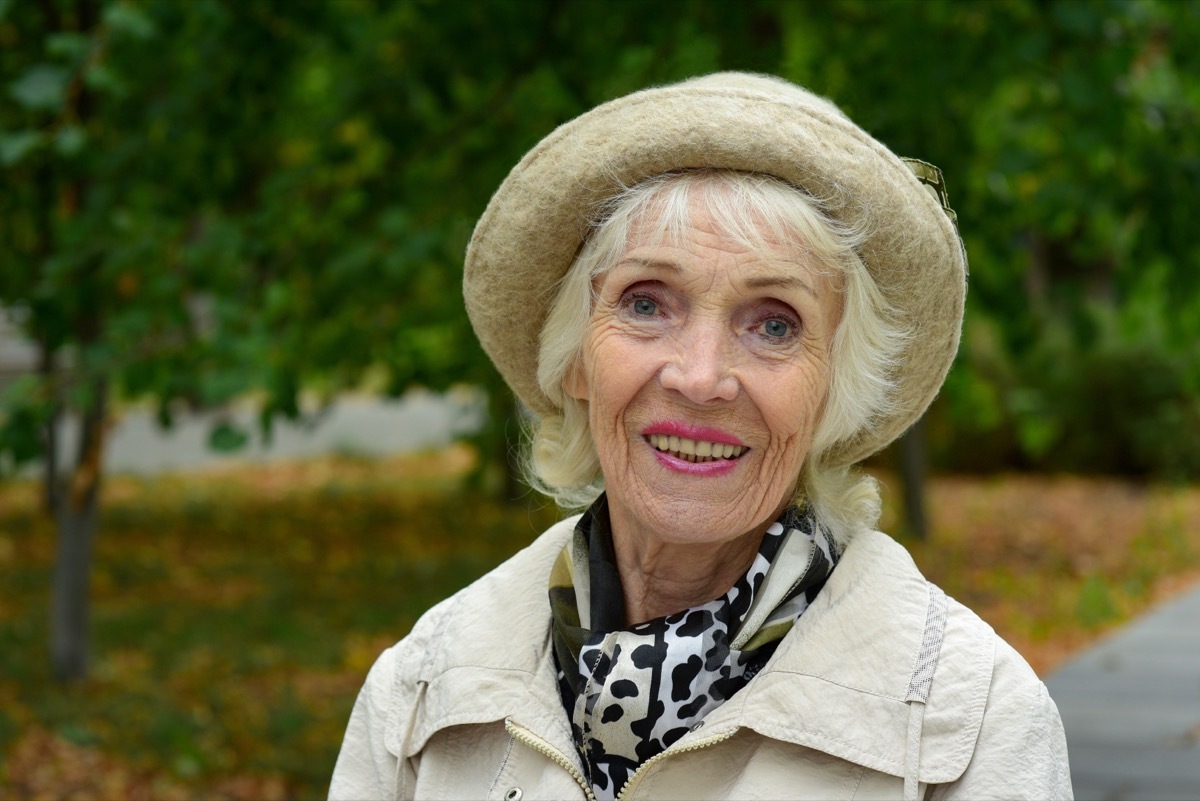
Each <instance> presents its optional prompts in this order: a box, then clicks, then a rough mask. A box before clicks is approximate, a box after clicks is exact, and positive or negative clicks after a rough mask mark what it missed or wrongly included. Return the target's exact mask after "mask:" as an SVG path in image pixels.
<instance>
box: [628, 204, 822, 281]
mask: <svg viewBox="0 0 1200 801" xmlns="http://www.w3.org/2000/svg"><path fill="white" fill-rule="evenodd" d="M689 200H690V202H689V204H688V208H687V209H686V212H687V213H686V214H678V213H676V214H671V210H670V209H667V210H663V209H661V208H658V209H655V208H650V209H648V210H647V212H646V213H644V214H641V215H639V216H635V217H634V218H632V219H631V220H630V226H629V233H628V236H627V237H626V240H625V246H624V248H623V249H622V251H621V252H620V253H619V254H618V255H617V258H616V260H615V265H614V268H615V269H617V270H621V271H625V270H638V271H648V272H661V273H664V274H668V275H676V276H679V277H682V278H690V277H699V275H698V274H701V273H729V271H734V272H736V273H737V274H738V283H739V284H741V285H742V286H743V287H745V288H748V289H755V288H765V287H782V288H799V289H806V290H807V291H809V292H810V293H811V292H814V284H815V283H817V282H820V283H824V281H821V280H820V279H821V278H825V279H828V278H831V277H832V271H830V270H828V269H826V268H825V267H824V265H823V264H821V263H820V262H819V261H817V260H816V258H815V257H814V256H813V254H812V252H811V249H809V248H808V247H806V246H805V244H804V242H803V241H802V240H801V238H800V236H799V234H798V233H792V234H786V233H783V232H781V231H779V230H778V228H777V226H772V225H770V224H769V223H768V222H766V221H765V220H762V219H754V218H753V217H751V216H749V215H747V216H746V217H745V218H742V219H734V220H728V219H721V218H718V217H717V215H716V214H715V213H714V210H712V209H711V208H709V207H708V206H707V205H706V204H703V203H700V202H696V200H695V199H689ZM713 277H715V275H714V276H713ZM729 277H730V278H732V277H733V275H732V274H730V275H729Z"/></svg>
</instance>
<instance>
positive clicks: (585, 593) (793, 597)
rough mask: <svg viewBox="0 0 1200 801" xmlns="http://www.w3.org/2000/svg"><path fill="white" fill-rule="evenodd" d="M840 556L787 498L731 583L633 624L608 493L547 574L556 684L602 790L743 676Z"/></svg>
mask: <svg viewBox="0 0 1200 801" xmlns="http://www.w3.org/2000/svg"><path fill="white" fill-rule="evenodd" d="M838 557H839V553H838V551H837V549H836V548H835V547H834V544H833V542H832V540H831V539H830V538H829V537H828V536H827V535H826V534H825V532H823V531H821V530H820V528H819V527H818V526H817V525H816V523H815V520H814V518H813V516H812V514H811V512H808V511H806V510H801V509H797V508H796V507H789V508H788V509H786V510H785V511H784V512H783V514H782V515H780V517H779V519H778V520H777V521H776V522H775V523H773V524H771V526H770V527H769V528H768V529H767V532H766V534H765V535H764V536H763V540H762V544H761V545H760V546H759V549H758V553H757V555H756V556H755V558H754V561H753V563H752V564H751V565H750V568H749V569H748V570H747V571H746V574H745V575H744V576H742V578H741V579H739V580H738V581H737V582H736V583H735V584H734V585H733V587H732V588H730V590H729V592H727V593H725V595H723V596H721V597H720V598H717V599H715V600H712V601H709V602H708V603H706V604H702V605H700V606H696V607H692V608H691V609H687V610H685V611H682V612H677V613H675V614H672V615H667V616H666V617H662V618H657V619H655V620H649V621H646V622H644V623H638V624H637V625H635V626H631V627H627V626H626V625H625V600H624V594H623V592H622V589H621V580H620V576H619V574H618V572H617V566H616V558H615V555H614V552H613V545H612V535H611V532H610V530H609V522H608V505H607V502H606V500H605V497H604V496H603V495H601V496H600V498H599V499H598V500H597V501H596V503H594V504H593V505H592V506H591V508H589V509H588V511H587V512H586V513H585V514H584V515H583V517H582V518H580V520H579V523H578V524H577V526H576V528H575V535H574V537H573V538H572V541H571V542H570V543H568V544H567V546H566V547H565V548H563V551H562V553H560V554H559V556H558V559H557V561H556V562H555V565H554V568H553V570H552V571H551V576H550V606H551V611H552V615H553V623H554V631H553V638H554V655H555V658H556V660H557V662H558V667H559V690H560V692H561V694H562V700H563V705H564V706H565V707H566V710H567V715H568V716H569V717H570V719H571V729H572V733H573V734H574V737H575V745H576V747H577V748H578V749H579V753H580V756H581V757H582V759H583V764H584V768H585V770H586V772H587V775H588V779H589V781H590V782H591V785H592V789H593V791H594V792H595V794H596V797H597V798H598V799H601V801H605V800H606V799H613V798H615V797H616V796H617V794H618V793H619V792H620V791H621V788H622V787H623V786H624V785H625V782H626V781H627V780H628V778H629V776H630V775H632V773H633V772H634V771H635V770H636V769H637V767H638V766H639V765H640V764H642V763H643V762H645V761H646V760H648V759H651V758H652V757H654V756H656V755H657V754H659V753H661V752H662V751H664V750H665V749H667V748H669V747H670V746H671V745H672V744H673V743H675V742H676V741H677V740H679V738H681V737H682V736H683V735H684V734H686V733H687V732H688V731H689V730H691V729H692V728H694V727H695V726H696V725H697V724H699V723H700V721H701V720H703V719H704V716H705V715H707V714H708V713H709V712H711V711H712V710H714V709H716V708H717V707H718V706H720V705H721V704H722V703H724V702H725V701H727V700H729V698H730V697H732V696H733V694H734V693H736V692H737V691H738V690H740V689H741V688H742V687H744V686H745V685H746V684H747V683H748V682H749V681H750V679H752V678H753V677H754V675H755V674H756V673H757V672H758V671H759V670H760V669H761V668H762V667H763V665H765V664H766V662H767V660H768V659H770V657H771V655H772V654H773V653H774V652H775V647H776V646H777V645H778V643H779V641H780V640H781V639H782V638H783V636H784V635H785V634H787V632H788V631H790V630H791V627H792V624H793V623H794V622H795V620H796V619H797V618H798V617H799V616H800V615H801V614H802V613H803V612H804V610H805V609H807V608H808V605H809V604H810V603H811V602H812V600H813V599H814V598H815V597H816V595H817V593H818V592H819V591H820V589H821V587H822V586H824V584H825V580H826V579H827V578H828V577H829V574H830V572H831V571H832V570H833V568H834V565H836V564H837V559H838Z"/></svg>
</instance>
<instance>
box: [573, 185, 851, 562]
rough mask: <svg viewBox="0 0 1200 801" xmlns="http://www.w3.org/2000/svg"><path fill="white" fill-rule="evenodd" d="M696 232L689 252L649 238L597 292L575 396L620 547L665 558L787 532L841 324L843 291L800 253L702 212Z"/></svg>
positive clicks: (687, 236)
mask: <svg viewBox="0 0 1200 801" xmlns="http://www.w3.org/2000/svg"><path fill="white" fill-rule="evenodd" d="M692 217H693V219H692V223H691V225H690V226H689V227H687V228H686V229H685V230H684V232H683V235H682V236H681V237H679V239H678V241H676V242H672V241H670V240H663V239H662V238H651V237H650V236H649V235H648V234H645V233H642V234H639V233H638V232H637V228H638V227H637V226H635V232H634V234H633V235H632V236H631V239H630V243H629V246H628V248H627V249H626V250H625V252H624V254H623V256H622V257H621V258H620V259H619V260H618V262H617V265H616V267H614V268H613V269H612V270H611V271H610V272H608V273H607V274H606V275H604V276H603V277H602V278H600V279H597V282H596V290H597V293H598V300H597V303H596V307H595V309H594V311H593V313H592V318H591V321H590V326H589V329H588V334H587V337H586V341H585V343H584V349H583V363H582V365H581V367H580V368H579V369H577V370H576V371H574V372H573V373H572V374H570V375H569V377H568V379H567V381H566V389H567V391H568V392H569V393H570V394H571V395H573V396H574V397H577V398H580V399H581V400H585V401H587V403H588V406H589V409H588V414H589V421H590V425H591V431H592V438H593V440H594V441H595V445H596V450H597V452H598V454H599V457H600V464H601V468H602V469H603V472H604V478H605V485H606V488H607V492H608V501H609V509H610V514H611V516H612V523H613V531H614V534H615V535H617V536H630V535H632V536H635V537H642V538H644V539H645V538H648V539H649V540H650V541H656V542H658V543H662V544H666V543H675V544H701V543H708V544H716V543H721V542H725V541H728V540H732V539H734V538H737V537H740V536H743V535H747V534H750V533H752V532H757V533H761V531H763V530H765V528H766V526H768V525H770V523H771V522H773V521H774V519H775V518H776V517H777V516H778V514H779V512H780V511H781V510H782V508H783V507H784V506H785V505H786V504H787V502H788V501H789V500H790V498H791V496H792V494H793V492H794V488H795V485H796V481H797V478H798V476H799V474H800V469H801V465H802V464H803V462H804V458H805V455H806V454H807V453H808V449H809V446H810V444H811V442H812V438H813V432H814V428H815V426H816V424H817V421H818V420H819V418H820V415H821V410H822V408H823V406H824V403H825V399H826V396H827V394H828V391H829V382H830V345H831V343H830V340H831V337H832V335H833V332H834V329H835V328H836V326H837V322H838V319H839V316H840V313H841V299H840V296H839V294H838V287H837V285H836V283H835V282H834V280H833V279H832V278H831V277H829V276H828V275H825V274H823V273H824V272H825V271H822V270H819V269H814V268H813V267H811V266H810V265H808V264H806V263H805V262H804V261H803V257H802V256H798V255H797V254H796V249H795V248H792V249H790V251H789V250H785V249H784V248H778V249H772V250H771V251H769V252H766V253H759V252H754V251H750V250H747V249H746V248H744V247H742V246H741V245H739V244H737V243H736V242H734V241H731V240H729V239H728V238H725V237H723V236H720V235H718V234H717V233H716V232H715V229H714V227H713V226H712V224H711V222H710V221H709V219H708V217H707V216H706V215H705V213H704V212H703V210H702V209H700V208H698V207H697V206H695V205H693V213H692ZM651 227H652V226H641V228H643V229H645V228H651ZM623 531H624V532H626V533H625V534H622V532H623Z"/></svg>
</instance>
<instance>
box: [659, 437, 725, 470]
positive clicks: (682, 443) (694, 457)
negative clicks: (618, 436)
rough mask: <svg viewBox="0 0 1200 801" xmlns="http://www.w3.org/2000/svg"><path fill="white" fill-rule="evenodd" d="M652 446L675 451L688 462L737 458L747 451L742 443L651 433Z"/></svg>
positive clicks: (674, 452)
mask: <svg viewBox="0 0 1200 801" xmlns="http://www.w3.org/2000/svg"><path fill="white" fill-rule="evenodd" d="M648 440H649V442H650V446H651V447H652V448H657V449H658V450H660V451H663V452H665V453H673V454H675V455H676V456H678V457H679V458H680V459H683V460H685V461H688V462H693V463H695V462H711V461H713V460H714V459H736V458H737V457H739V456H741V455H742V453H744V452H745V450H746V449H745V448H744V447H743V446H741V445H726V444H724V443H722V442H708V441H706V440H695V439H688V438H687V437H676V436H667V435H666V434H651V435H650V436H649V437H648Z"/></svg>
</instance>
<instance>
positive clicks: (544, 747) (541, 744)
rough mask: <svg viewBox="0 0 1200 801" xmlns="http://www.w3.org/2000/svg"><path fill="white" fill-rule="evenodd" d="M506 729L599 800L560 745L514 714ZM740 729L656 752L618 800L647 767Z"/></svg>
mask: <svg viewBox="0 0 1200 801" xmlns="http://www.w3.org/2000/svg"><path fill="white" fill-rule="evenodd" d="M504 729H505V730H506V731H507V732H508V733H509V735H511V736H512V738H513V739H514V740H520V741H521V742H522V743H524V744H525V745H527V746H529V747H530V748H532V749H533V750H534V751H537V752H538V753H539V754H541V755H542V756H544V757H546V758H548V759H550V760H552V761H553V762H555V763H556V764H558V765H559V766H561V767H562V768H563V769H564V770H565V771H567V773H569V774H571V778H573V779H574V780H575V783H576V784H578V785H579V787H580V788H581V789H582V790H583V792H584V794H585V795H586V796H587V798H588V801H596V794H595V793H593V792H592V788H591V785H589V784H588V781H587V779H586V778H585V777H584V775H583V774H582V773H580V772H579V768H577V767H575V765H574V763H572V762H571V760H569V759H567V758H566V757H565V756H563V754H562V752H560V751H559V750H558V749H557V748H555V747H554V746H552V745H550V744H549V743H547V742H546V741H545V740H542V739H541V738H540V737H537V736H536V735H535V734H533V732H531V731H529V730H528V729H526V728H524V727H522V726H518V725H517V724H516V723H513V721H512V719H511V718H508V719H506V720H505V721H504ZM736 733H737V729H731V730H729V731H727V732H725V733H723V734H717V735H714V736H712V737H709V738H708V739H707V740H697V741H696V742H694V743H689V744H688V745H685V746H683V747H682V748H671V749H668V750H666V751H663V752H662V753H661V754H656V755H655V756H652V757H650V759H647V760H646V761H645V762H643V763H642V764H641V765H639V766H638V769H637V770H635V771H634V772H633V773H632V774H631V775H630V776H629V779H628V780H626V782H625V786H624V787H622V788H621V792H620V793H618V794H617V801H621V799H623V798H625V797H626V795H627V794H628V793H630V792H632V791H633V788H634V787H636V786H637V785H638V784H639V783H640V782H641V780H642V777H643V776H645V775H646V771H647V770H649V769H650V767H651V766H653V765H654V764H656V763H658V762H659V761H661V760H663V759H666V758H667V757H669V756H674V755H676V754H685V753H687V752H688V751H698V750H700V749H701V748H708V747H709V746H710V745H716V744H717V743H720V742H724V741H725V740H728V739H729V738H730V737H732V736H733V735H734V734H736Z"/></svg>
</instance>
